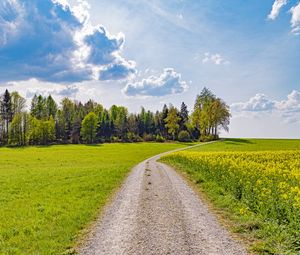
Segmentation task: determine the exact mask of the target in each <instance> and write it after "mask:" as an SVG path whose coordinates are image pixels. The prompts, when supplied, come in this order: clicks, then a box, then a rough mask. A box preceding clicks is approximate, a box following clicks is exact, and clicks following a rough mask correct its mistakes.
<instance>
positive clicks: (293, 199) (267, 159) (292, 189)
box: [163, 151, 300, 229]
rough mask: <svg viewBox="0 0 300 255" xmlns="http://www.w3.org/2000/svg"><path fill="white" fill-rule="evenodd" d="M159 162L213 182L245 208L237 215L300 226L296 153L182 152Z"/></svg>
mask: <svg viewBox="0 0 300 255" xmlns="http://www.w3.org/2000/svg"><path fill="white" fill-rule="evenodd" d="M163 160H165V161H167V162H170V163H171V164H172V162H173V163H176V164H180V165H184V166H185V169H188V171H193V172H194V173H192V175H193V176H194V177H195V178H196V179H197V175H198V176H199V179H202V180H203V179H204V180H206V181H213V182H215V183H217V184H218V185H219V186H220V187H222V188H223V189H224V190H225V192H226V193H229V194H232V195H233V196H234V197H235V198H236V199H237V200H240V201H241V202H242V204H243V205H245V206H243V207H241V208H239V211H240V214H247V213H250V212H251V213H256V214H258V215H260V216H261V217H262V218H264V219H268V220H273V221H276V223H278V224H280V225H281V224H283V225H288V226H290V227H292V228H293V229H299V227H300V151H260V152H189V151H183V152H177V153H172V154H170V155H167V156H165V157H164V158H163ZM196 181H197V180H196Z"/></svg>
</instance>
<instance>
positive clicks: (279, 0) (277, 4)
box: [268, 0, 287, 20]
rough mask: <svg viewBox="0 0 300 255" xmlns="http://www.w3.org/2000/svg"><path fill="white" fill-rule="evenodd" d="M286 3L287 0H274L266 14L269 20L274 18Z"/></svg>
mask: <svg viewBox="0 0 300 255" xmlns="http://www.w3.org/2000/svg"><path fill="white" fill-rule="evenodd" d="M286 4H287V0H275V1H274V3H273V6H272V10H271V12H270V14H269V15H268V18H269V19H271V20H275V19H276V18H277V17H278V15H279V13H280V10H281V8H282V7H283V6H285V5H286Z"/></svg>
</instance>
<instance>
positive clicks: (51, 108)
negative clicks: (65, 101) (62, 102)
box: [46, 95, 57, 118]
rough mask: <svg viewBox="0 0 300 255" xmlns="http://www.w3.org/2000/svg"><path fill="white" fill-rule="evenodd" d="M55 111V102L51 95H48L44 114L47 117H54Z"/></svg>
mask: <svg viewBox="0 0 300 255" xmlns="http://www.w3.org/2000/svg"><path fill="white" fill-rule="evenodd" d="M56 113H57V103H56V102H55V101H54V99H53V98H52V96H51V95H49V96H48V97H47V99H46V115H47V118H50V116H52V117H53V118H55V116H56Z"/></svg>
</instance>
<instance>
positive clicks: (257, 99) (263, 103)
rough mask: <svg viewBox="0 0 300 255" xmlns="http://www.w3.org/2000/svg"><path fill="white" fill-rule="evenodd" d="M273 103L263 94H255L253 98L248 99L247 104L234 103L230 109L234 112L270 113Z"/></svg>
mask: <svg viewBox="0 0 300 255" xmlns="http://www.w3.org/2000/svg"><path fill="white" fill-rule="evenodd" d="M274 105H275V102H273V101H272V100H270V99H269V98H268V97H267V96H266V95H264V94H256V95H255V96H254V97H252V98H250V99H249V100H248V101H247V102H243V103H235V104H232V105H231V109H233V110H235V111H250V112H251V111H253V112H258V111H272V110H273V108H274Z"/></svg>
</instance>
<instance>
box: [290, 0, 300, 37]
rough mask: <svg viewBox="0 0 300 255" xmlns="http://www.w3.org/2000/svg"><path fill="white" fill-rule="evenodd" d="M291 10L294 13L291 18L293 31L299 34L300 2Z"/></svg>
mask: <svg viewBox="0 0 300 255" xmlns="http://www.w3.org/2000/svg"><path fill="white" fill-rule="evenodd" d="M290 12H291V14H292V18H291V25H292V32H293V33H295V34H297V35H299V34H300V3H298V4H297V5H296V6H294V7H292V8H291V10H290Z"/></svg>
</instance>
